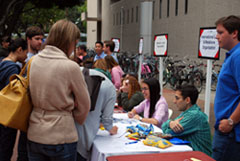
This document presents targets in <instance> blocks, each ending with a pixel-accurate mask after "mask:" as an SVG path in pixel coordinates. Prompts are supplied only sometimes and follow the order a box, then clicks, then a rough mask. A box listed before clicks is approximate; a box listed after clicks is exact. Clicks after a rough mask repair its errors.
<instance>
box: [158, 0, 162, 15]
mask: <svg viewBox="0 0 240 161" xmlns="http://www.w3.org/2000/svg"><path fill="white" fill-rule="evenodd" d="M159 18H162V0H159Z"/></svg>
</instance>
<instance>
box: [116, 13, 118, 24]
mask: <svg viewBox="0 0 240 161" xmlns="http://www.w3.org/2000/svg"><path fill="white" fill-rule="evenodd" d="M116 25H118V13H117V16H116Z"/></svg>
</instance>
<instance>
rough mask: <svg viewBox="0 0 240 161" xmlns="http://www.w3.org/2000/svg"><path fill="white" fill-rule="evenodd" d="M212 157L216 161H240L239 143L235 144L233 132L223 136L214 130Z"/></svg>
mask: <svg viewBox="0 0 240 161" xmlns="http://www.w3.org/2000/svg"><path fill="white" fill-rule="evenodd" d="M212 157H213V159H215V160H216V161H240V143H239V142H236V140H235V133H234V131H232V132H230V133H227V134H225V133H222V132H220V131H219V130H215V134H214V137H213V153H212Z"/></svg>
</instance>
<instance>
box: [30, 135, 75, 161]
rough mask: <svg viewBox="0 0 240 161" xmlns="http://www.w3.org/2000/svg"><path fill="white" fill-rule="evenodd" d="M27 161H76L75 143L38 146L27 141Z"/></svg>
mask: <svg viewBox="0 0 240 161" xmlns="http://www.w3.org/2000/svg"><path fill="white" fill-rule="evenodd" d="M27 148H28V158H29V161H76V160H77V142H74V143H69V144H59V145H46V144H39V143H35V142H32V141H29V140H28V143H27Z"/></svg>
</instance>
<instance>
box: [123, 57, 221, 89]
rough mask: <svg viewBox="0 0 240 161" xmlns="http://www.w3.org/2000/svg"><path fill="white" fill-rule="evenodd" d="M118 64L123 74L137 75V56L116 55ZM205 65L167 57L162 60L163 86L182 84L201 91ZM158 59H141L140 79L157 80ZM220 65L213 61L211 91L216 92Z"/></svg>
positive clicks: (186, 59) (200, 62)
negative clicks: (193, 86) (190, 85)
mask: <svg viewBox="0 0 240 161" xmlns="http://www.w3.org/2000/svg"><path fill="white" fill-rule="evenodd" d="M118 60H119V64H120V66H121V67H122V69H123V71H124V72H125V73H135V74H136V73H137V72H138V70H139V55H138V54H134V53H130V52H122V53H118ZM206 66H207V65H206V64H204V63H203V62H202V61H201V60H198V61H196V60H190V59H189V58H186V57H184V58H181V59H179V58H178V57H177V56H174V57H172V56H168V57H166V58H164V59H163V68H164V69H163V86H166V85H167V84H169V85H170V87H171V88H172V89H175V88H176V86H178V85H181V84H183V83H189V84H193V85H195V86H196V87H197V89H198V90H199V92H201V91H202V89H203V87H204V84H205V81H206ZM158 67H159V59H158V58H157V57H154V56H147V57H144V58H143V63H142V67H141V78H150V77H155V78H158V74H159V71H158V69H159V68H158ZM220 69H221V65H219V64H217V63H216V61H213V66H212V81H211V90H213V91H214V90H216V84H217V78H218V74H219V71H220Z"/></svg>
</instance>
